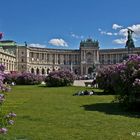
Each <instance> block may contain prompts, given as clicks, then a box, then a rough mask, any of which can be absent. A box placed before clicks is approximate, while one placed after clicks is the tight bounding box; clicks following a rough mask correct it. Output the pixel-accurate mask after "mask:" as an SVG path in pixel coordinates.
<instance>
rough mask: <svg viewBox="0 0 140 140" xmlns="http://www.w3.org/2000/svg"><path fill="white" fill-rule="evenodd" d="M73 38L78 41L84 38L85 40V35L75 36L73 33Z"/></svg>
mask: <svg viewBox="0 0 140 140" xmlns="http://www.w3.org/2000/svg"><path fill="white" fill-rule="evenodd" d="M71 36H72V37H73V38H76V39H83V38H84V36H83V35H76V34H74V33H71Z"/></svg>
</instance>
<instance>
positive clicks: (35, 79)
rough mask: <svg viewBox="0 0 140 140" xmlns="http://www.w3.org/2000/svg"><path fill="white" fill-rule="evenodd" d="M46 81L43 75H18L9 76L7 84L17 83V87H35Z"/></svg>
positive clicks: (6, 79) (7, 76) (6, 80)
mask: <svg viewBox="0 0 140 140" xmlns="http://www.w3.org/2000/svg"><path fill="white" fill-rule="evenodd" d="M43 80H44V77H43V76H41V75H35V74H33V73H26V72H25V73H17V74H7V75H6V78H5V82H7V83H12V82H15V83H16V84H17V85H35V84H40V83H41V82H42V81H43Z"/></svg>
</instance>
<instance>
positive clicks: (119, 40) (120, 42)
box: [113, 38, 126, 45]
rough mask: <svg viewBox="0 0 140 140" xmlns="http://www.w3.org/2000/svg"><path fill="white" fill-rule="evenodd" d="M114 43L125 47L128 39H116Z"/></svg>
mask: <svg viewBox="0 0 140 140" xmlns="http://www.w3.org/2000/svg"><path fill="white" fill-rule="evenodd" d="M113 42H114V43H116V44H121V45H124V44H125V43H126V38H120V39H115V40H113Z"/></svg>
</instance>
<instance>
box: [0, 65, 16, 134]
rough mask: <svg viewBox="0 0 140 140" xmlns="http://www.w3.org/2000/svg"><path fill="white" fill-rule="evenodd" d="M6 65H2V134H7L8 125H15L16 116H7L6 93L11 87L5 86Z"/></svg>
mask: <svg viewBox="0 0 140 140" xmlns="http://www.w3.org/2000/svg"><path fill="white" fill-rule="evenodd" d="M4 69H5V67H4V65H0V92H1V93H0V134H6V133H7V131H8V129H7V128H6V127H7V126H8V125H13V124H14V118H15V117H16V114H15V113H13V112H10V113H9V114H8V115H6V114H5V111H4V108H3V105H4V103H5V101H6V92H8V91H10V90H11V88H10V86H9V85H7V84H4V82H3V81H4V78H5V74H4Z"/></svg>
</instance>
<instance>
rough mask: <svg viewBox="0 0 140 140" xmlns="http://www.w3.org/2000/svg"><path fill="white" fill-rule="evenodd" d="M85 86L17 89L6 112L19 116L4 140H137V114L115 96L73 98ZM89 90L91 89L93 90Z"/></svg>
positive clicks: (1, 137) (13, 90) (9, 101)
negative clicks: (122, 104)
mask: <svg viewBox="0 0 140 140" xmlns="http://www.w3.org/2000/svg"><path fill="white" fill-rule="evenodd" d="M84 89H85V88H82V87H63V88H46V87H38V86H15V87H13V89H12V92H11V93H9V94H8V96H7V103H6V104H5V109H8V110H9V111H10V110H13V111H14V112H15V113H16V114H17V118H16V121H15V125H14V126H12V127H10V128H9V132H8V134H7V135H3V136H2V135H0V140H133V139H140V136H136V135H135V136H132V134H131V133H132V132H136V133H137V132H140V119H139V114H137V113H133V114H132V113H128V112H124V111H123V110H121V109H120V108H118V105H117V104H113V103H111V101H112V99H113V96H112V95H107V96H104V95H94V96H81V97H80V96H72V94H73V93H75V92H77V91H79V90H84ZM89 90H91V89H90V88H89Z"/></svg>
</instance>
